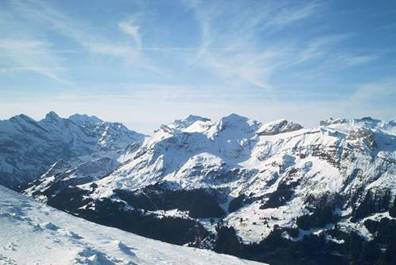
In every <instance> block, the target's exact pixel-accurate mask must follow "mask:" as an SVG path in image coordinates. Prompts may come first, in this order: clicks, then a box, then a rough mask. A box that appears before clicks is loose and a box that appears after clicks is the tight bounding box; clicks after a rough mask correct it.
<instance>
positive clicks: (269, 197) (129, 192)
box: [0, 112, 396, 265]
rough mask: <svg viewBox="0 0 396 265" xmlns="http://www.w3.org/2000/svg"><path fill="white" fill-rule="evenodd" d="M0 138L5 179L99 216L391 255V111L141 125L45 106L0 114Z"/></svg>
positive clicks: (374, 260) (158, 234) (185, 237)
mask: <svg viewBox="0 0 396 265" xmlns="http://www.w3.org/2000/svg"><path fill="white" fill-rule="evenodd" d="M0 147H1V149H0V183H1V184H2V185H5V186H7V187H10V188H13V189H16V190H18V191H20V192H22V193H24V194H26V195H28V196H32V197H33V198H35V199H36V200H39V201H41V202H44V203H47V204H48V205H50V206H52V207H55V208H58V209H60V210H63V211H66V212H68V213H70V214H72V215H75V216H78V217H81V218H84V219H87V220H89V221H92V222H95V223H98V224H101V225H106V226H111V227H117V228H120V229H122V230H124V231H128V232H132V233H135V234H139V235H142V236H145V237H150V238H154V239H159V240H162V241H165V242H169V243H173V244H178V245H188V246H193V247H197V248H205V249H211V250H214V251H216V252H219V253H226V254H231V255H235V256H238V257H242V258H247V259H251V260H256V261H261V262H267V263H269V264H275V265H277V264H319V263H321V264H367V265H368V264H395V263H396V255H395V254H394V253H396V203H395V200H396V121H381V120H376V119H373V118H370V117H365V118H361V119H329V120H325V121H320V123H319V125H318V126H317V127H316V128H303V126H301V125H300V124H298V123H295V122H290V121H287V120H278V121H272V122H268V123H262V122H259V121H255V120H250V119H248V118H246V117H242V116H239V115H237V114H231V115H229V116H226V117H223V118H221V119H220V120H218V121H212V120H210V119H208V118H204V117H199V116H193V115H190V116H188V117H187V118H185V119H182V120H176V121H174V122H173V123H171V124H167V125H162V126H161V127H160V128H159V129H158V130H156V131H155V132H154V133H153V134H152V135H150V136H147V135H144V134H140V133H137V132H134V131H130V130H129V129H127V128H126V127H125V126H123V125H122V124H119V123H109V122H104V121H102V120H100V119H98V118H96V117H90V116H86V115H79V114H76V115H72V116H70V117H69V118H67V119H64V118H60V117H59V116H58V115H57V114H55V113H54V112H50V113H48V114H47V115H46V117H45V118H44V119H43V120H40V121H35V120H33V119H31V118H29V117H27V116H25V115H19V116H16V117H13V118H11V119H9V120H6V121H0ZM362 250H363V251H362Z"/></svg>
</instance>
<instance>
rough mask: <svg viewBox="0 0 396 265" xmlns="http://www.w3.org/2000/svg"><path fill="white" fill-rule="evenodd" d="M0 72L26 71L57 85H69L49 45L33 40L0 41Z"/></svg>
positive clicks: (58, 59) (59, 61) (59, 60)
mask: <svg viewBox="0 0 396 265" xmlns="http://www.w3.org/2000/svg"><path fill="white" fill-rule="evenodd" d="M0 58H2V59H1V60H2V61H3V64H0V70H1V71H2V72H3V73H6V72H19V71H28V72H34V73H36V74H39V75H42V76H45V77H47V78H49V79H52V80H55V81H57V82H59V83H62V84H66V85H71V84H72V82H71V81H70V80H67V79H66V78H65V77H64V71H65V69H64V67H63V66H62V62H61V59H60V58H59V56H58V55H57V54H56V52H54V51H53V50H52V47H51V45H50V44H49V43H47V42H45V41H42V40H35V39H5V38H3V39H0Z"/></svg>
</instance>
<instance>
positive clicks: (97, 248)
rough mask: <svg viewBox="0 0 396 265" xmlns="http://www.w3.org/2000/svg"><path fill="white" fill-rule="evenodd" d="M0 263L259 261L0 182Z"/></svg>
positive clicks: (237, 263)
mask: <svg viewBox="0 0 396 265" xmlns="http://www.w3.org/2000/svg"><path fill="white" fill-rule="evenodd" d="M0 238H1V240H0V264H9V265H11V264H18V265H30V264H37V265H49V264H59V265H61V264H98V265H99V264H100V265H104V264H107V265H111V264H125V265H126V264H129V265H130V264H139V265H145V264H147V265H149V264H150V265H156V264H167V265H170V264H174V265H179V264H186V265H200V264H201V265H207V264H219V265H220V264H226V265H242V264H246V265H247V264H252V265H253V264H262V263H257V262H252V261H246V260H241V259H238V258H236V257H232V256H227V255H221V254H216V253H214V252H212V251H208V250H200V249H194V248H188V247H182V246H175V245H171V244H167V243H163V242H159V241H155V240H151V239H146V238H143V237H140V236H137V235H134V234H131V233H127V232H123V231H120V230H118V229H115V228H109V227H105V226H101V225H97V224H94V223H90V222H88V221H85V220H83V219H80V218H77V217H73V216H71V215H69V214H66V213H63V212H61V211H58V210H55V209H53V208H51V207H48V206H45V205H43V204H40V203H37V202H35V201H33V200H31V199H29V198H26V197H24V196H22V195H20V194H16V193H15V192H13V191H10V190H8V189H6V188H3V187H1V186H0Z"/></svg>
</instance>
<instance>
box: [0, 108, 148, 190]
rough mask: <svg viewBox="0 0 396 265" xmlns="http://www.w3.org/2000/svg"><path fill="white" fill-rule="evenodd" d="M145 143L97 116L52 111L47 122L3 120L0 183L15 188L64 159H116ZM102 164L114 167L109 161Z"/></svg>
mask: <svg viewBox="0 0 396 265" xmlns="http://www.w3.org/2000/svg"><path fill="white" fill-rule="evenodd" d="M143 140H144V135H142V134H139V133H136V132H134V131H130V130H128V129H127V128H126V127H125V126H123V125H122V124H120V123H110V122H104V121H102V120H100V119H99V118H97V117H94V116H87V115H80V114H75V115H72V116H70V117H69V118H67V119H65V118H61V117H59V116H58V115H57V114H56V113H55V112H49V113H48V114H47V115H46V116H45V118H44V119H42V120H40V121H35V120H33V119H32V118H30V117H28V116H26V115H23V114H22V115H18V116H15V117H12V118H11V119H9V120H2V121H0V184H2V185H5V186H8V187H12V188H16V187H17V186H18V185H23V184H25V183H26V182H29V181H32V180H34V179H36V178H37V177H38V176H40V175H42V174H43V173H44V172H46V171H47V170H48V168H49V166H50V165H51V164H53V163H55V162H57V161H59V160H62V159H63V160H69V159H71V158H75V157H80V156H90V155H93V154H95V155H94V158H93V159H95V158H97V157H98V156H104V157H105V158H109V159H113V158H114V156H117V153H119V152H121V151H123V150H124V149H125V148H126V147H127V146H128V145H135V144H140V143H142V142H143ZM101 154H103V155H101ZM87 159H88V160H92V158H87ZM102 162H103V163H105V164H106V166H109V167H111V165H110V164H111V163H110V162H109V163H110V164H109V163H106V162H105V161H102ZM114 164H115V163H114Z"/></svg>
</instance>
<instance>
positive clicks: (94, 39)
mask: <svg viewBox="0 0 396 265" xmlns="http://www.w3.org/2000/svg"><path fill="white" fill-rule="evenodd" d="M13 4H14V7H15V9H16V11H17V12H18V11H19V12H20V14H23V16H24V17H26V16H27V17H29V19H31V20H33V21H36V22H38V23H40V24H42V25H44V26H45V27H48V26H49V28H47V30H48V29H49V30H51V29H54V30H56V33H58V34H62V35H64V36H65V37H67V38H70V39H72V40H73V41H74V42H75V43H77V44H78V45H80V46H81V47H82V48H83V49H85V50H86V51H88V52H89V53H92V54H99V55H104V56H111V57H115V58H117V59H119V60H121V61H124V62H126V63H128V64H129V65H133V66H134V67H137V68H140V69H142V70H147V71H153V72H157V73H158V72H160V70H159V68H157V67H156V66H155V65H154V63H153V62H151V61H150V60H149V59H148V58H147V57H145V56H144V54H143V53H142V48H143V43H142V40H141V37H140V34H139V26H138V25H137V24H136V23H135V22H134V21H133V19H129V20H121V21H120V22H119V23H118V27H119V30H120V31H119V32H120V33H123V34H126V35H128V36H130V37H132V40H133V41H132V42H129V41H117V40H112V38H108V37H106V36H104V35H101V34H99V33H97V32H96V31H95V30H94V29H95V27H93V26H89V25H88V24H86V23H84V22H83V21H78V20H76V19H75V18H72V17H69V16H67V15H65V14H64V13H63V12H61V11H60V10H58V9H56V8H55V7H53V6H51V5H49V4H47V3H45V2H42V1H36V0H26V1H20V0H15V1H14V2H13Z"/></svg>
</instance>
